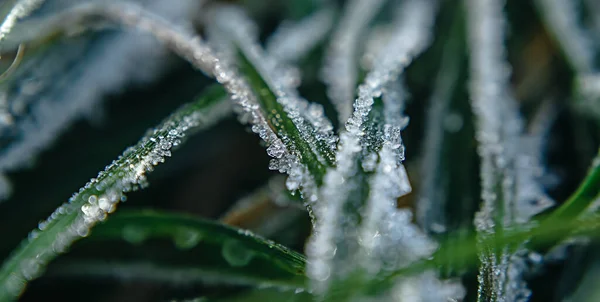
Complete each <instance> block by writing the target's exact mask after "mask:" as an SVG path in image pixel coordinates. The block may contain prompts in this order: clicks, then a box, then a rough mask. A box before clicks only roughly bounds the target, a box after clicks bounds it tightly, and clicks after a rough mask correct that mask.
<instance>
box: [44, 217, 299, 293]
mask: <svg viewBox="0 0 600 302" xmlns="http://www.w3.org/2000/svg"><path fill="white" fill-rule="evenodd" d="M123 240H125V241H127V242H129V243H131V244H132V245H133V247H134V248H135V249H134V250H133V255H134V256H133V257H134V260H131V259H129V260H128V259H119V258H120V257H119V258H117V259H113V258H112V257H111V256H110V254H109V255H105V256H106V257H103V258H104V259H110V260H107V261H104V262H102V261H95V260H93V258H92V259H88V258H87V257H85V256H84V257H83V259H81V258H82V257H77V258H76V259H77V260H74V261H68V260H67V261H66V262H65V263H64V264H62V265H59V266H58V267H56V269H55V270H54V271H55V272H56V273H57V274H58V275H63V276H64V275H68V276H73V275H82V276H89V275H91V276H95V277H100V276H113V277H120V278H129V279H132V278H133V279H135V280H140V279H142V280H150V281H157V282H167V283H173V284H175V285H182V284H196V283H199V282H207V283H217V282H219V283H227V284H237V285H254V286H262V287H265V286H266V287H272V286H275V287H281V288H290V289H297V288H303V287H304V284H305V281H304V280H305V277H304V265H305V258H304V256H302V255H301V254H298V253H296V252H294V251H292V250H289V249H287V248H285V247H284V246H282V245H279V244H277V243H274V242H272V241H270V240H267V239H264V238H262V237H259V236H257V235H254V234H253V233H251V232H249V231H246V230H242V229H237V228H233V227H230V226H227V225H224V224H221V223H219V222H217V221H209V220H205V219H200V218H197V217H192V216H188V215H182V214H174V213H165V212H158V211H150V210H141V211H125V212H120V213H117V214H115V215H113V216H111V217H110V219H108V220H107V221H106V222H104V223H102V224H99V225H98V226H96V228H95V229H94V231H93V233H92V235H91V236H89V237H88V238H86V239H85V240H82V241H81V242H79V243H78V245H79V246H80V247H82V248H85V247H92V248H93V247H94V246H97V244H106V243H105V242H106V241H109V242H114V241H123ZM156 240H163V241H165V240H167V241H172V242H173V245H172V246H171V247H169V246H168V245H167V246H166V247H165V248H162V246H161V248H158V247H156V246H155V245H152V246H153V247H152V248H153V249H154V251H153V252H152V253H148V252H147V249H146V248H144V245H145V243H146V242H148V241H152V242H155V241H156ZM74 248H77V246H75V247H74ZM136 251H139V253H137V252H136ZM121 252H122V251H121ZM121 252H119V254H121ZM84 254H86V253H84Z"/></svg>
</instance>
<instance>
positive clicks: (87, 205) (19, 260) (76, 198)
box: [0, 90, 230, 300]
mask: <svg viewBox="0 0 600 302" xmlns="http://www.w3.org/2000/svg"><path fill="white" fill-rule="evenodd" d="M223 96H224V93H223V92H222V90H218V91H217V90H215V91H211V92H210V94H209V95H208V96H207V97H206V99H204V98H203V99H201V100H200V101H198V102H195V103H192V104H190V105H188V106H185V107H183V108H182V109H180V110H179V111H177V112H176V113H174V114H173V115H172V116H171V117H169V118H167V119H166V120H165V122H163V124H161V125H160V126H158V127H157V128H154V129H151V130H149V131H148V133H147V134H146V136H144V137H143V138H142V139H141V140H140V142H139V143H138V144H137V145H136V146H134V147H130V148H128V149H127V150H125V151H124V152H123V155H121V156H120V157H119V158H118V159H117V160H115V161H113V162H112V163H111V164H110V165H108V166H107V167H106V169H105V170H104V171H102V172H100V173H99V174H98V176H97V177H96V178H93V179H91V180H90V181H89V182H88V183H87V184H86V185H85V186H84V187H83V188H81V189H80V190H79V192H78V193H75V194H74V195H73V196H72V197H71V199H70V200H69V202H67V203H65V204H63V205H62V206H60V207H59V208H58V209H56V211H54V213H52V215H50V217H49V218H48V219H46V220H44V221H42V222H40V223H39V226H38V229H36V230H34V231H32V232H31V233H30V234H29V238H28V239H27V240H26V241H24V242H23V243H22V245H21V247H19V248H18V249H17V250H16V251H15V252H14V253H13V254H12V255H11V257H9V258H8V259H7V261H6V262H5V263H4V264H3V266H2V269H1V270H0V280H1V281H2V282H0V284H2V286H3V288H1V290H0V300H8V299H11V298H14V297H16V296H18V295H19V294H20V293H21V292H22V290H23V289H24V287H25V284H26V283H27V282H28V281H31V280H32V279H35V278H36V277H38V276H39V275H40V274H41V273H42V272H43V270H44V267H45V266H46V265H47V264H48V262H50V261H51V260H52V259H53V258H55V257H56V256H57V255H58V254H60V253H63V252H65V251H66V250H67V249H68V248H69V246H70V245H71V244H72V243H73V242H74V241H75V240H77V239H79V238H81V237H85V236H87V235H88V234H89V232H90V229H91V228H92V227H93V226H94V225H95V224H97V223H98V222H101V221H103V220H105V219H106V217H107V215H108V214H110V213H112V212H114V211H115V209H116V207H117V204H118V203H119V202H121V201H124V200H125V195H124V193H126V192H129V191H132V190H137V189H139V188H143V187H145V186H147V185H148V183H147V179H146V174H147V173H148V172H151V171H152V170H154V167H155V166H156V165H158V164H159V163H163V162H164V161H165V158H167V157H170V156H171V149H172V148H173V147H175V146H178V145H179V144H180V143H181V140H182V138H183V137H184V136H185V135H186V134H188V133H189V132H191V131H192V130H198V129H200V128H205V127H208V126H210V125H212V124H213V123H214V122H215V121H217V120H219V119H220V118H221V117H222V116H224V115H225V114H227V113H229V112H230V110H229V108H230V107H229V104H228V103H227V102H218V101H219V100H220V99H221V98H222V97H223Z"/></svg>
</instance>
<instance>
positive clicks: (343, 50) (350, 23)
mask: <svg viewBox="0 0 600 302" xmlns="http://www.w3.org/2000/svg"><path fill="white" fill-rule="evenodd" d="M384 3H385V1H384V0H369V1H363V0H352V1H349V3H347V4H346V7H345V8H344V12H343V13H342V19H341V21H340V23H339V24H338V26H337V28H336V30H335V32H334V34H333V37H332V41H331V44H330V45H329V49H328V51H327V55H326V58H325V60H326V63H325V66H324V68H323V71H322V73H323V76H322V78H323V81H324V82H325V84H327V86H328V89H327V95H328V96H329V99H331V101H332V102H333V104H334V106H335V107H336V109H337V111H338V117H339V121H340V123H344V122H345V121H346V120H347V119H348V118H349V117H350V116H351V115H352V100H353V99H354V91H355V90H354V88H355V87H356V83H357V81H358V64H357V61H358V56H359V53H358V50H359V49H360V44H359V43H360V39H361V38H362V36H363V35H364V32H365V30H366V28H367V27H368V26H369V23H370V22H371V19H373V18H374V17H375V15H376V14H377V12H378V11H379V10H380V8H381V7H382V6H383V4H384Z"/></svg>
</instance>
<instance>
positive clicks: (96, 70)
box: [0, 1, 194, 199]
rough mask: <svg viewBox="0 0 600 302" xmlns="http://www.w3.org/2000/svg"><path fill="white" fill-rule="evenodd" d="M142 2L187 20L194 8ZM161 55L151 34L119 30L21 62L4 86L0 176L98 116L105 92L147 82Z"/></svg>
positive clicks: (94, 8) (92, 8) (64, 17)
mask: <svg viewBox="0 0 600 302" xmlns="http://www.w3.org/2000/svg"><path fill="white" fill-rule="evenodd" d="M21 2H26V1H21ZM113 5H114V4H113ZM146 5H147V7H148V9H149V10H150V11H160V12H161V16H162V17H164V18H168V19H174V20H187V19H188V18H189V17H186V14H188V12H189V10H190V8H191V7H193V6H194V4H193V3H192V1H181V2H180V3H179V4H178V5H166V4H165V3H164V2H163V1H146ZM15 9H16V8H15ZM102 14H104V15H105V16H106V15H110V6H109V7H104V6H103V5H98V4H89V3H87V4H82V5H76V6H75V7H72V8H69V9H67V10H66V11H63V12H62V13H60V18H50V20H47V18H44V17H37V19H40V20H37V19H34V20H29V21H28V22H30V23H34V24H35V23H37V22H39V23H41V25H39V26H41V27H42V28H43V29H44V30H46V31H49V30H57V29H58V28H63V27H65V28H69V27H74V26H76V25H77V24H78V23H81V22H82V21H81V20H83V19H85V18H84V17H82V16H86V15H87V16H90V15H91V16H94V15H102ZM107 17H108V16H107ZM179 22H181V21H179ZM82 25H86V24H82ZM24 26H27V25H26V24H25V25H24ZM82 57H84V58H85V59H82ZM164 58H166V51H165V50H164V48H163V47H161V45H160V43H157V42H156V40H155V39H154V38H153V37H151V36H148V35H140V34H139V33H132V32H121V33H111V34H108V35H106V36H103V37H101V38H99V39H92V38H89V37H84V38H80V39H76V40H72V41H65V42H61V43H59V45H56V46H54V47H52V48H50V49H49V50H48V51H46V52H43V53H42V54H40V55H36V56H34V57H33V58H31V59H29V60H28V61H26V62H24V63H23V64H21V65H22V66H20V68H19V71H18V73H17V74H16V75H15V77H16V79H15V80H12V81H11V83H13V84H10V85H9V86H8V87H3V89H4V90H5V91H7V92H6V99H7V100H6V103H7V104H6V106H5V109H4V110H3V109H0V112H3V114H4V115H5V116H6V117H8V119H6V118H5V120H6V121H8V122H5V123H0V136H1V137H2V138H3V141H4V142H8V143H10V144H9V145H6V146H4V148H2V152H0V174H4V173H6V172H8V171H13V170H15V169H19V168H22V167H23V166H25V165H26V164H27V163H29V162H30V161H31V160H32V159H34V158H35V157H36V156H37V154H39V153H40V152H41V151H43V150H45V148H47V147H48V145H49V144H51V143H52V142H53V141H54V140H55V139H56V137H57V136H58V135H59V134H60V133H61V132H63V131H64V130H65V129H66V128H67V127H68V126H69V125H70V124H72V123H73V122H74V121H75V120H77V119H79V118H82V117H85V116H88V117H90V118H93V119H98V114H97V113H96V112H95V111H97V110H98V107H99V105H100V104H101V102H102V101H103V100H104V98H105V96H106V95H107V94H109V93H114V92H119V91H121V90H122V89H123V88H124V87H126V85H129V84H132V83H134V84H140V83H146V82H148V81H150V80H152V79H153V78H154V77H155V76H156V75H157V74H159V72H160V71H161V70H162V69H163V65H164V63H162V62H164V61H163V59H164ZM58 74H60V79H59V80H57V75H58ZM5 183H6V182H5ZM3 188H6V189H8V188H9V186H2V187H0V199H2V198H3V197H4V198H6V197H8V193H9V191H7V190H3Z"/></svg>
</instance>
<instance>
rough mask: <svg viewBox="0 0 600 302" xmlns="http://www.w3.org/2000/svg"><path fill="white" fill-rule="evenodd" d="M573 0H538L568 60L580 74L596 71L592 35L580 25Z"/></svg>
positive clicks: (537, 2)
mask: <svg viewBox="0 0 600 302" xmlns="http://www.w3.org/2000/svg"><path fill="white" fill-rule="evenodd" d="M578 2H579V1H573V0H536V1H535V3H536V4H537V7H538V9H539V10H540V11H541V13H542V17H543V21H544V23H545V24H546V26H547V27H548V28H549V29H550V30H551V33H552V34H553V35H554V36H555V39H556V40H557V42H558V43H559V44H560V46H561V48H562V50H563V52H564V53H565V56H566V59H567V60H568V61H569V62H570V63H571V65H572V66H573V68H574V69H575V70H576V71H577V72H578V73H588V72H591V71H593V70H594V66H595V64H594V61H595V60H594V56H595V55H596V51H595V47H594V40H593V39H592V37H590V33H589V32H588V31H587V30H586V29H584V28H583V27H581V25H580V24H578V20H579V17H578V16H577V14H578V13H577V10H578V7H577V3H578Z"/></svg>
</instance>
